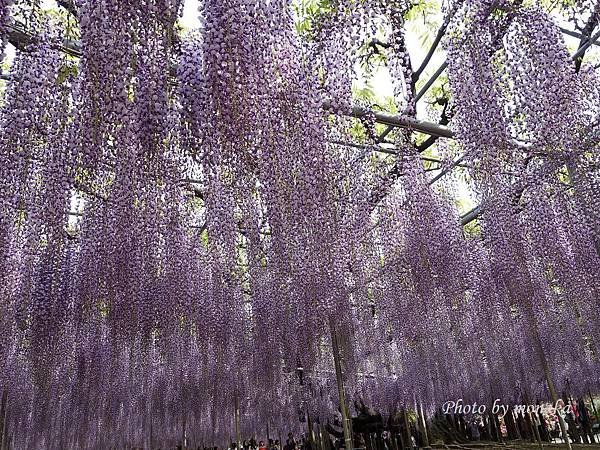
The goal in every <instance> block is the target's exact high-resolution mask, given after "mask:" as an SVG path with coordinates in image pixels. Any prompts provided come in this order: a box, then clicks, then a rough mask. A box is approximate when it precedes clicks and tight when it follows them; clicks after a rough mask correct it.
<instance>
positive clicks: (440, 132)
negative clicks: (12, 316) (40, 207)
mask: <svg viewBox="0 0 600 450" xmlns="http://www.w3.org/2000/svg"><path fill="white" fill-rule="evenodd" d="M56 3H57V5H58V6H60V7H63V8H65V9H66V10H67V11H68V12H69V13H70V14H72V15H73V16H76V15H77V9H76V6H75V4H74V3H73V1H72V0H56ZM450 20H451V16H449V17H446V18H445V19H444V22H443V24H442V25H441V27H440V29H439V30H438V32H437V34H436V36H435V39H434V41H433V43H432V45H431V46H430V48H429V50H428V52H427V54H426V56H425V58H424V59H423V61H422V63H421V64H420V66H419V67H418V69H417V70H415V71H414V72H413V79H412V83H413V85H415V84H416V82H417V81H418V80H419V78H420V76H421V75H422V74H423V72H424V71H425V69H426V68H427V66H428V64H429V62H430V61H431V59H432V57H433V55H434V54H435V52H436V50H437V48H438V46H439V44H440V42H441V40H442V39H443V37H444V35H445V33H446V30H447V27H448V24H449V22H450ZM597 25H598V18H597V17H595V15H594V14H592V15H591V17H590V20H589V22H588V23H587V24H586V27H585V30H583V31H586V32H588V33H589V35H585V34H582V33H578V32H576V31H571V30H567V29H565V28H562V27H560V31H561V32H562V33H563V34H565V35H567V36H571V37H576V38H579V39H580V44H579V48H578V50H577V51H576V52H575V53H574V54H573V55H572V57H571V59H572V60H573V61H575V62H576V64H577V69H579V66H580V64H581V61H582V59H583V57H584V55H585V52H586V51H587V50H588V49H589V48H590V47H591V46H592V45H596V46H600V40H599V39H600V31H598V32H597V33H596V34H594V35H593V36H592V35H591V32H592V31H593V30H594V28H595V27H596V26H597ZM34 39H35V38H34V36H33V35H32V34H31V33H29V32H28V31H27V30H26V29H25V27H24V26H22V25H21V24H19V23H16V24H13V25H10V26H9V33H8V41H9V42H10V43H11V44H12V45H13V46H14V47H15V48H17V49H20V50H24V49H25V48H26V47H27V45H28V44H30V43H31V42H32V41H33V40H34ZM382 45H383V46H384V47H389V45H387V44H382ZM59 49H60V50H61V51H63V52H64V53H66V54H68V55H70V56H73V57H77V58H80V57H82V56H83V52H82V49H81V45H80V44H79V42H77V41H73V40H69V39H65V40H64V41H63V43H62V44H61V45H60V47H59ZM447 66H448V62H447V61H444V63H442V64H441V65H440V67H439V68H438V69H437V70H436V71H435V72H434V74H433V75H432V76H431V77H430V78H429V79H428V80H427V82H426V83H425V84H424V85H423V87H422V88H421V89H420V90H419V91H418V92H417V93H416V95H415V97H414V102H415V104H416V103H417V102H419V101H420V100H421V99H422V98H423V96H424V95H425V94H426V93H427V92H428V90H429V89H430V88H431V86H433V84H434V83H435V82H436V80H437V79H438V78H439V77H440V75H441V74H442V73H444V71H445V70H446V68H447ZM2 78H3V79H7V77H6V76H5V75H2ZM323 108H324V109H325V110H329V109H331V105H330V103H329V102H325V103H324V104H323ZM334 113H341V114H343V115H346V116H349V117H355V118H359V119H361V118H367V117H369V118H374V120H375V122H376V123H378V124H382V125H386V129H385V130H384V131H383V132H382V133H381V134H380V135H379V137H378V138H377V141H376V142H375V144H374V145H370V146H363V147H364V148H365V149H370V150H371V151H375V152H382V153H388V154H396V155H397V154H398V152H395V151H390V150H389V149H386V148H383V147H380V146H379V145H378V144H381V143H384V142H385V138H386V137H387V136H388V135H389V133H390V132H392V131H393V130H394V129H398V128H402V129H406V130H409V131H412V132H418V133H423V134H426V135H428V136H429V138H428V139H427V140H426V141H425V142H424V143H423V144H421V145H420V146H417V149H418V150H419V151H420V152H423V151H424V150H426V149H427V148H429V147H430V146H431V145H432V144H433V143H435V141H436V140H437V139H439V138H446V139H454V138H455V133H454V131H453V130H452V129H450V128H448V127H447V126H445V123H444V120H442V123H433V122H430V121H426V120H420V119H417V118H416V117H411V116H405V115H392V114H388V113H385V112H380V111H374V110H370V109H368V108H365V107H362V106H354V107H352V108H350V109H348V110H344V111H335V112H334ZM446 122H447V120H446ZM338 144H339V143H338ZM350 145H357V144H350ZM464 157H465V155H462V156H459V157H457V158H456V159H455V160H454V161H453V162H452V163H451V164H450V165H448V166H447V167H445V168H440V173H439V174H437V175H436V176H435V177H434V178H433V179H432V180H431V181H430V182H429V184H430V185H431V184H433V183H435V182H437V181H438V180H440V179H441V178H443V177H444V176H445V175H447V174H449V173H450V172H452V170H453V169H454V168H456V167H460V166H461V165H462V164H461V163H462V162H463V160H464ZM436 162H437V161H436ZM440 162H441V161H440ZM482 213H483V208H482V207H481V206H476V207H475V208H473V209H472V210H470V211H469V212H467V213H466V214H464V215H463V216H461V225H462V226H465V225H468V224H469V223H471V222H473V221H474V220H476V219H478V218H479V217H480V215H481V214H482ZM70 214H77V213H70Z"/></svg>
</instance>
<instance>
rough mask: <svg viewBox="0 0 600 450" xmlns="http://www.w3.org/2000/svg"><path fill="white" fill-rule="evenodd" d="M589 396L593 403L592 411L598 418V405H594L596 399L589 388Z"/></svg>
mask: <svg viewBox="0 0 600 450" xmlns="http://www.w3.org/2000/svg"><path fill="white" fill-rule="evenodd" d="M588 395H589V396H590V402H591V403H592V409H593V410H594V416H596V417H598V411H596V404H595V403H594V397H592V391H591V390H590V389H589V388H588Z"/></svg>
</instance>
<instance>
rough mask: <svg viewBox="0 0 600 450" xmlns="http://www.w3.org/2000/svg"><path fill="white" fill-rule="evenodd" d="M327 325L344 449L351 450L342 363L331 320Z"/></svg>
mask: <svg viewBox="0 0 600 450" xmlns="http://www.w3.org/2000/svg"><path fill="white" fill-rule="evenodd" d="M329 326H330V328H331V345H332V348H333V362H334V364H335V377H336V380H337V387H338V395H339V397H340V410H341V412H342V425H343V427H344V441H345V443H346V450H353V445H352V435H351V434H350V419H349V417H348V409H347V407H346V394H345V392H344V380H343V377H342V364H341V361H340V349H339V343H338V337H337V333H336V331H335V328H334V326H333V322H331V321H330V323H329Z"/></svg>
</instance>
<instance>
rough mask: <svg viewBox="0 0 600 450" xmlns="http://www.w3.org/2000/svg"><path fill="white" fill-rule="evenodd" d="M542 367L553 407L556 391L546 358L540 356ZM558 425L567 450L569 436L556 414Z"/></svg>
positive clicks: (556, 396)
mask: <svg viewBox="0 0 600 450" xmlns="http://www.w3.org/2000/svg"><path fill="white" fill-rule="evenodd" d="M542 367H543V368H544V374H545V375H546V383H548V390H549V391H550V397H552V402H553V403H554V406H556V404H557V403H558V395H556V389H555V388H554V382H553V381H552V375H551V374H550V369H549V368H548V362H547V361H546V357H545V355H544V354H542ZM557 414H558V424H559V425H560V432H561V434H562V436H563V439H564V440H565V442H566V444H567V448H568V449H569V450H571V449H572V447H571V440H570V439H569V435H568V434H567V427H566V426H565V421H564V419H563V417H562V416H561V415H560V413H558V412H557Z"/></svg>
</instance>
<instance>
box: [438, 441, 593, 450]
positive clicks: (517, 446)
mask: <svg viewBox="0 0 600 450" xmlns="http://www.w3.org/2000/svg"><path fill="white" fill-rule="evenodd" d="M571 445H572V447H573V449H574V450H575V449H577V450H588V449H590V450H591V449H594V450H597V449H600V444H571ZM543 447H544V448H563V449H565V448H567V447H566V445H565V444H549V443H546V442H544V444H543ZM430 448H432V449H441V448H443V449H456V450H521V449H532V450H533V449H539V448H540V446H539V444H537V443H533V442H528V441H527V442H524V441H509V442H506V443H504V444H499V443H498V442H489V443H477V444H475V443H473V444H452V445H446V444H439V445H432V446H431V447H430Z"/></svg>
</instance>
